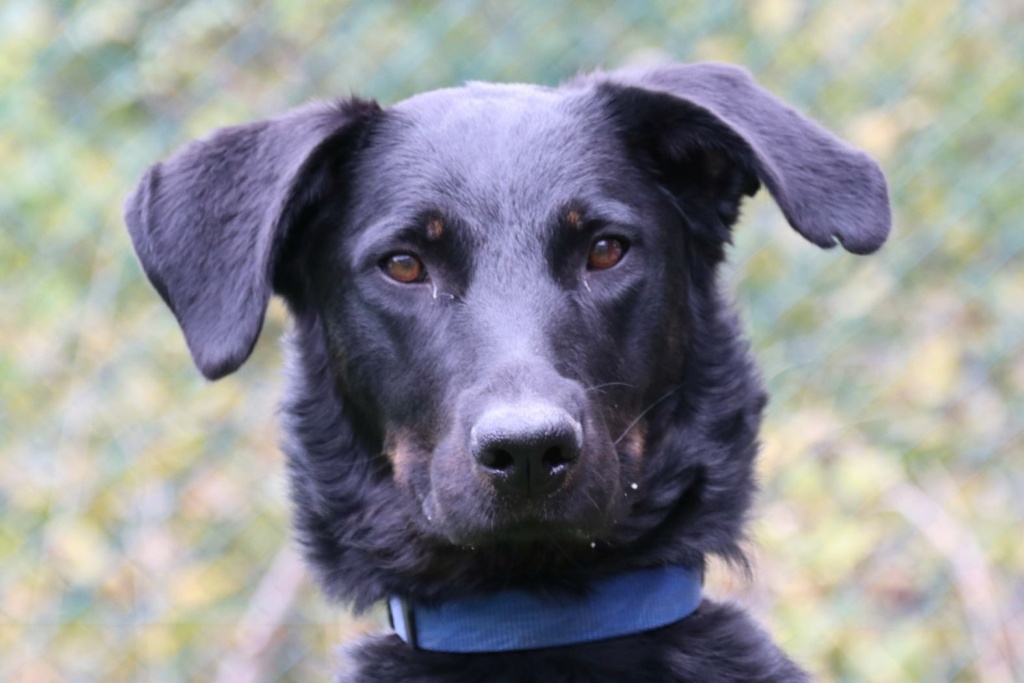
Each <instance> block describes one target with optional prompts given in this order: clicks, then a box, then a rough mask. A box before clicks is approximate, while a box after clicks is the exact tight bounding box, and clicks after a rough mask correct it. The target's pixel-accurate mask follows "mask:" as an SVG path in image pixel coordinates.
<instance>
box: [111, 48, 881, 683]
mask: <svg viewBox="0 0 1024 683" xmlns="http://www.w3.org/2000/svg"><path fill="white" fill-rule="evenodd" d="M761 184H764V185H765V186H766V187H767V189H768V191H769V192H770V193H771V195H772V196H773V197H774V198H775V200H776V202H777V203H778V205H779V206H780V207H781V209H782V211H783V213H784V214H785V216H786V218H787V219H788V221H789V223H790V224H791V225H792V226H793V227H794V228H795V229H796V230H797V231H799V232H800V234H802V235H803V236H804V237H806V238H807V239H808V240H809V241H811V242H813V243H814V244H816V245H818V246H820V247H826V248H827V247H831V246H833V244H835V243H837V242H838V243H839V244H841V245H842V246H843V247H845V248H846V249H847V250H848V251H851V252H854V253H858V254H866V253H870V252H872V251H874V250H876V249H877V248H878V247H879V246H880V245H881V244H882V242H883V241H884V240H885V238H886V236H887V234H888V231H889V222H890V215H889V203H888V197H887V191H886V186H885V180H884V178H883V176H882V173H881V172H880V170H879V169H878V167H877V165H876V164H875V163H874V162H873V161H871V160H870V159H868V158H867V157H866V156H865V155H863V154H862V153H860V152H858V151H857V150H854V149H852V148H850V147H848V146H846V145H845V144H843V143H842V142H840V141H838V140H837V139H835V138H834V137H832V136H831V135H830V134H829V133H827V132H825V131H824V130H822V129H821V128H820V127H818V126H817V125H816V124H814V123H812V122H810V121H808V120H807V119H805V118H803V117H802V116H800V115H799V114H797V113H796V112H794V111H793V110H792V109H790V108H788V107H787V106H786V105H784V104H782V103H781V102H779V101H778V100H776V99H775V98H774V97H772V96H771V95H770V94H768V93H767V92H765V91H764V90H761V89H760V88H759V87H757V86H756V85H755V84H754V83H753V81H752V80H751V79H750V77H749V76H748V75H747V74H746V73H745V72H743V71H741V70H739V69H737V68H734V67H730V66H725V65H716V64H701V65H691V66H665V67H660V68H652V69H648V70H636V71H618V72H611V73H597V74H594V75H591V76H587V77H583V78H579V79H577V80H575V81H572V82H570V83H568V84H566V85H563V86H561V87H559V88H542V87H534V86H528V85H488V84H472V85H469V86H466V87H464V88H457V89H451V90H441V91H437V92H431V93H427V94H424V95H420V96H417V97H413V98H412V99H409V100H406V101H404V102H401V103H399V104H397V105H395V106H393V107H391V108H388V109H382V108H380V107H379V106H378V105H377V104H375V103H373V102H368V101H364V100H358V99H351V100H345V101H342V102H339V103H337V104H333V105H313V106H309V107H306V108H302V109H298V110H294V111H292V112H289V113H287V114H285V115H284V116H282V117H280V118H276V119H272V120H269V121H264V122H259V123H251V124H247V125H242V126H237V127H232V128H226V129H224V130H220V131H218V132H216V133H214V134H213V135H212V136H211V137H210V138H208V139H206V140H203V141H200V142H195V143H192V144H191V145H189V146H187V147H185V148H184V149H183V150H182V151H180V152H178V153H177V154H176V155H175V156H173V157H172V158H171V159H169V160H168V161H166V162H163V163H161V164H157V165H155V166H153V167H152V168H151V169H149V171H148V172H147V173H146V175H145V177H144V178H143V179H142V181H141V182H140V184H139V186H138V188H137V189H136V190H135V192H134V194H133V195H132V196H131V198H130V199H129V200H128V204H127V223H128V227H129V230H130V232H131V235H132V239H133V241H134V245H135V248H136V250H137V252H138V255H139V258H140V259H141V261H142V265H143V267H144V268H145V270H146V274H147V275H148V276H149V279H150V280H151V281H152V283H153V285H154V286H155V287H156V289H157V290H158V291H159V292H160V294H161V296H162V297H163V299H164V301H166V302H167V304H168V305H169V306H170V307H171V309H172V310H173V311H174V314H175V315H176V316H177V319H178V321H179V323H180V324H181V327H182V329H183V330H184V333H185V337H186V339H187V341H188V345H189V348H190V349H191V351H192V355H193V358H194V359H195V362H196V364H197V365H198V367H199V368H200V370H202V372H203V373H204V374H205V375H206V376H207V377H209V378H210V379H217V378H219V377H222V376H224V375H227V374H229V373H231V372H233V371H234V370H236V369H237V368H238V367H239V366H240V365H241V364H242V363H243V362H244V361H245V360H246V358H247V356H248V355H249V353H250V351H251V350H252V347H253V344H254V343H255V341H256V338H257V335H258V334H259V331H260V327H261V325H262V322H263V316H264V310H265V307H266V305H267V301H268V298H269V296H270V294H271V292H275V293H277V294H279V295H281V296H282V297H284V299H285V300H286V301H287V303H288V306H289V308H290V310H291V313H292V316H293V317H294V322H295V326H294V331H293V332H292V333H291V335H290V343H289V347H290V355H291V362H292V372H291V385H292V386H291V389H290V391H289V393H288V397H287V399H286V401H285V416H286V418H285V422H286V425H285V426H286V430H287V434H288V437H289V438H288V442H287V446H286V450H287V452H288V455H289V464H290V473H291V478H292V494H293V498H294V502H295V526H296V529H297V531H298V533H299V535H300V537H301V540H302V542H303V544H304V547H305V550H306V553H307V556H308V559H309V561H310V562H311V563H312V566H313V567H314V569H315V570H316V572H317V573H318V576H319V579H320V582H321V583H322V585H323V587H324V589H325V590H326V591H327V592H328V593H329V594H330V595H331V596H333V597H335V598H339V599H342V600H346V601H350V602H352V603H354V605H355V607H356V608H357V609H364V608H366V607H368V606H369V605H371V604H373V603H376V602H378V601H381V600H389V601H390V604H391V607H392V616H393V619H394V621H395V627H396V630H397V631H398V632H399V634H400V635H401V638H400V637H399V635H396V634H389V635H383V636H380V637H376V638H371V639H369V640H368V641H367V642H363V643H361V644H359V645H358V646H357V647H356V648H354V650H353V652H352V657H353V662H354V667H355V671H354V672H353V673H352V674H351V678H350V679H348V680H353V681H360V682H363V681H365V682H374V683H381V682H384V683H388V682H399V681H437V682H453V683H454V682H462V681H465V682H469V681H473V682H476V681H495V682H497V681H516V682H520V681H544V682H545V683H551V682H555V681H633V682H640V683H642V682H645V681H650V682H652V683H653V682H654V681H658V682H664V681H702V682H704V683H710V682H713V681H791V680H803V679H804V674H803V673H801V671H800V670H799V669H798V668H797V667H796V666H795V665H794V664H793V663H791V662H790V661H789V660H788V659H787V658H786V657H785V656H784V655H783V654H782V653H781V652H780V651H779V650H778V649H777V648H776V647H775V646H774V645H773V644H772V643H771V642H770V641H769V640H768V638H767V637H766V636H765V635H764V634H762V632H761V631H760V630H759V629H758V628H757V627H756V626H754V625H753V624H752V623H751V622H750V621H749V620H748V619H747V618H746V617H745V616H744V615H743V614H742V613H740V612H739V611H738V610H736V609H735V608H733V607H730V606H726V605H719V604H715V603H713V602H710V601H707V600H704V601H703V602H701V601H700V598H699V589H700V576H701V572H702V571H703V567H704V562H705V558H706V557H708V556H709V555H718V556H720V557H724V558H726V559H728V560H731V561H742V555H741V550H740V545H739V544H740V541H741V540H742V538H743V527H744V522H745V518H746V515H747V512H748V509H749V506H750V502H751V497H752V495H753V493H754V489H755V485H754V479H753V466H754V456H755V453H756V450H757V445H756V444H757V431H758V425H759V422H760V416H761V412H762V409H763V407H764V404H765V395H764V393H763V390H762V388H761V385H760V383H759V380H758V377H757V373H756V371H755V369H754V367H753V364H752V362H751V360H750V358H749V355H748V351H747V347H746V344H745V343H744V342H743V340H742V338H741V335H740V332H739V330H738V326H737V322H736V319H735V317H734V315H733V313H732V312H731V311H730V307H729V305H728V301H727V298H726V297H724V296H723V294H722V293H721V292H720V290H719V282H718V280H717V272H718V267H719V264H720V263H722V261H723V258H724V252H725V248H726V245H727V244H728V243H729V240H730V228H731V226H732V224H733V223H734V222H735V220H736V218H737V215H738V210H739V205H740V201H741V199H742V198H743V196H744V195H752V194H753V193H754V192H756V191H757V189H758V188H759V186H760V185H761ZM698 603H699V605H698ZM553 625H554V626H553ZM403 640H404V641H407V642H403Z"/></svg>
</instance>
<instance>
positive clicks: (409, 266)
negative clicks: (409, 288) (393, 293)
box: [380, 254, 427, 284]
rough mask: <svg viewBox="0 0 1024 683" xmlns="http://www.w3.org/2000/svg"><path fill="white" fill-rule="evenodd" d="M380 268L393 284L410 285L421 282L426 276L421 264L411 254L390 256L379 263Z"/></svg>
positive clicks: (425, 270)
mask: <svg viewBox="0 0 1024 683" xmlns="http://www.w3.org/2000/svg"><path fill="white" fill-rule="evenodd" d="M380 267H381V268H382V269H383V270H384V272H385V273H387V276H388V277H389V278H391V279H392V280H394V281H395V282H401V283H402V284H412V283H413V282H422V281H423V279H424V278H425V277H426V275H427V269H426V268H424V267H423V262H422V261H420V260H419V259H418V258H416V257H415V256H413V255H412V254H392V255H391V256H387V257H385V258H384V260H383V261H381V264H380Z"/></svg>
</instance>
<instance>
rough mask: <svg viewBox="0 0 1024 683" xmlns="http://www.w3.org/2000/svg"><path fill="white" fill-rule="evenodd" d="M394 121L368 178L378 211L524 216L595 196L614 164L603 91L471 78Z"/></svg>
mask: <svg viewBox="0 0 1024 683" xmlns="http://www.w3.org/2000/svg"><path fill="white" fill-rule="evenodd" d="M386 118H387V120H386V122H385V124H384V126H382V128H381V130H380V134H379V135H377V136H375V139H374V141H373V143H372V145H371V150H370V153H369V155H368V157H369V159H370V160H371V161H370V163H368V164H367V165H366V166H364V168H365V170H366V172H367V173H368V174H369V176H364V177H363V178H362V179H361V180H362V181H363V184H364V187H367V188H373V189H372V190H371V191H373V192H374V195H375V197H374V202H375V206H376V207H377V210H378V211H388V210H392V209H393V210H396V211H413V210H423V209H428V208H430V207H429V206H426V204H429V203H430V202H431V201H441V202H443V203H445V204H446V205H447V206H449V207H452V208H453V209H454V210H456V211H463V212H469V213H475V214H480V213H489V214H490V216H489V217H490V218H492V219H493V218H499V219H501V218H505V219H507V218H509V215H508V214H509V213H510V212H512V213H514V214H515V216H516V218H518V219H521V218H522V217H523V214H524V212H526V213H534V212H536V213H538V214H540V213H544V212H549V211H550V210H551V209H552V208H553V207H554V206H557V205H558V203H559V202H564V201H566V200H568V199H572V198H575V197H577V196H578V195H581V194H586V193H587V192H591V193H593V192H594V191H595V187H596V185H597V184H599V183H600V178H601V174H602V172H607V171H608V169H610V168H613V167H614V164H613V163H612V157H613V156H614V155H615V143H614V142H613V141H612V139H611V136H610V135H609V133H608V131H609V130H610V127H608V126H602V125H601V119H602V115H601V107H600V105H599V103H598V102H597V101H596V98H595V97H594V96H593V94H592V93H588V92H584V91H580V90H564V89H553V88H544V87H538V86H530V85H518V84H516V85H493V84H470V85H467V86H465V87H462V88H452V89H445V90H437V91H432V92H428V93H424V94H421V95H417V96H415V97H412V98H410V99H408V100H405V101H403V102H400V103H398V104H396V105H394V106H393V107H391V108H390V109H389V110H388V112H387V115H386ZM379 188H387V189H388V191H386V192H381V191H380V190H379ZM396 190H398V191H396ZM413 204H423V206H418V207H413V206H412V205H413ZM538 217H539V215H538Z"/></svg>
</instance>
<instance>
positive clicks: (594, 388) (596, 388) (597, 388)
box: [584, 382, 636, 391]
mask: <svg viewBox="0 0 1024 683" xmlns="http://www.w3.org/2000/svg"><path fill="white" fill-rule="evenodd" d="M605 387H628V388H630V389H636V387H635V386H634V385H632V384H630V383H629V382H605V383H604V384H597V385H594V386H592V387H587V388H586V389H584V391H600V390H601V389H604V388H605Z"/></svg>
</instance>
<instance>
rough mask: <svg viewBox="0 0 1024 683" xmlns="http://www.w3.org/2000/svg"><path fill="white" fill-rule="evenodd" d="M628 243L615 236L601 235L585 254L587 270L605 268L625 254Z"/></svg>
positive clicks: (615, 262)
mask: <svg viewBox="0 0 1024 683" xmlns="http://www.w3.org/2000/svg"><path fill="white" fill-rule="evenodd" d="M628 249H629V243H628V242H626V241H625V240H622V239H619V238H617V237H602V238H600V239H598V240H594V243H593V244H592V245H590V253H589V254H588V255H587V269H588V270H607V269H608V268H611V267H612V266H614V265H615V264H617V263H618V262H619V261H621V260H622V257H623V256H625V255H626V251H627V250H628Z"/></svg>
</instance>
